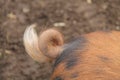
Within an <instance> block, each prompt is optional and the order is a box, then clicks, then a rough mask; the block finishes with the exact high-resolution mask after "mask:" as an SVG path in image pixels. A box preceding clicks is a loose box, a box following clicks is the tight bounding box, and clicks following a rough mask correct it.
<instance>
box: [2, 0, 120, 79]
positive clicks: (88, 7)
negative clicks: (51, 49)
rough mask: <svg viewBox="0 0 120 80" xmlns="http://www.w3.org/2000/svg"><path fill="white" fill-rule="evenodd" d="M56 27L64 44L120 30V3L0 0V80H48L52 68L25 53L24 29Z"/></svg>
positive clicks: (107, 0) (118, 0) (116, 0)
mask: <svg viewBox="0 0 120 80" xmlns="http://www.w3.org/2000/svg"><path fill="white" fill-rule="evenodd" d="M33 23H37V24H38V27H37V30H39V31H41V30H43V29H45V28H50V27H56V28H58V29H60V30H61V32H62V33H63V34H64V35H65V42H68V41H69V40H71V39H72V38H74V37H76V36H78V35H81V34H85V33H89V32H93V31H96V30H120V0H0V80H49V76H50V73H51V66H50V64H49V63H44V64H40V63H37V62H35V61H33V60H32V59H31V58H30V57H29V56H28V55H27V54H26V52H25V49H24V46H23V41H22V37H23V33H24V30H25V28H26V27H27V26H28V25H30V24H33Z"/></svg>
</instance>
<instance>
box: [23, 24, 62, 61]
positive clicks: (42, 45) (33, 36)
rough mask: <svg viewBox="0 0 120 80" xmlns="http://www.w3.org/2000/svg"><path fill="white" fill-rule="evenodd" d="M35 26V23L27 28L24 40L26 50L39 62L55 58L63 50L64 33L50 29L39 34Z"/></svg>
mask: <svg viewBox="0 0 120 80" xmlns="http://www.w3.org/2000/svg"><path fill="white" fill-rule="evenodd" d="M35 26H36V25H35V24H33V25H31V26H29V27H27V28H26V30H25V33H24V37H23V41H24V46H25V49H26V52H27V53H28V54H29V55H30V56H31V57H32V58H33V59H34V60H36V61H38V62H46V61H50V60H53V59H55V58H56V57H57V56H58V55H59V54H60V52H61V51H62V46H63V36H62V34H61V33H60V32H58V31H57V30H55V29H48V30H45V31H43V32H42V33H41V34H40V35H39V36H38V35H37V33H36V31H35V30H34V27H35Z"/></svg>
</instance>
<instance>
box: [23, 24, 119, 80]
mask: <svg viewBox="0 0 120 80" xmlns="http://www.w3.org/2000/svg"><path fill="white" fill-rule="evenodd" d="M35 26H36V25H31V26H29V27H27V28H26V30H25V33H24V37H23V41H24V46H25V49H26V52H27V53H28V54H29V55H30V56H31V57H32V58H33V59H34V60H36V61H38V62H40V63H43V62H52V63H53V71H52V74H51V77H50V80H120V43H119V41H120V32H119V31H95V32H91V33H88V34H83V35H80V36H79V37H77V38H75V39H74V40H73V41H71V42H69V43H64V36H63V35H62V34H61V33H60V31H59V30H56V29H52V28H51V29H47V30H45V31H43V32H41V33H40V34H39V35H37V33H36V31H35V29H34V27H35Z"/></svg>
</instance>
